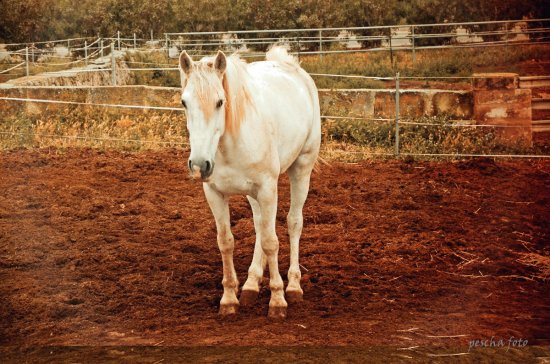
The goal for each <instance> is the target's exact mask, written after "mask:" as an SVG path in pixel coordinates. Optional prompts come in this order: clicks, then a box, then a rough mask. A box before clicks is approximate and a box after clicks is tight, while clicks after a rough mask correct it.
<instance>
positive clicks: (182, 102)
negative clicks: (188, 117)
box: [181, 100, 187, 109]
mask: <svg viewBox="0 0 550 364" xmlns="http://www.w3.org/2000/svg"><path fill="white" fill-rule="evenodd" d="M181 104H182V105H183V107H184V108H186V109H187V104H186V103H185V101H183V100H181Z"/></svg>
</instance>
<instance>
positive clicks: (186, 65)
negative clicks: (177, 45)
mask: <svg viewBox="0 0 550 364" xmlns="http://www.w3.org/2000/svg"><path fill="white" fill-rule="evenodd" d="M191 67H193V60H192V59H191V57H189V55H188V54H187V52H186V51H182V52H181V54H180V70H182V71H183V72H185V73H186V74H189V73H190V72H191Z"/></svg>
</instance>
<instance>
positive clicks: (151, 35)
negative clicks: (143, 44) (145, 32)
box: [151, 29, 153, 40]
mask: <svg viewBox="0 0 550 364" xmlns="http://www.w3.org/2000/svg"><path fill="white" fill-rule="evenodd" d="M151 40H153V29H151Z"/></svg>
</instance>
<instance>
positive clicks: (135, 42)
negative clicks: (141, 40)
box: [134, 33, 137, 49]
mask: <svg viewBox="0 0 550 364" xmlns="http://www.w3.org/2000/svg"><path fill="white" fill-rule="evenodd" d="M136 48H137V38H136V33H134V49H136Z"/></svg>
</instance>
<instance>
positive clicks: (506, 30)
mask: <svg viewBox="0 0 550 364" xmlns="http://www.w3.org/2000/svg"><path fill="white" fill-rule="evenodd" d="M504 26H505V32H506V33H505V34H504V40H505V43H506V49H508V37H509V36H508V23H504Z"/></svg>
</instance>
